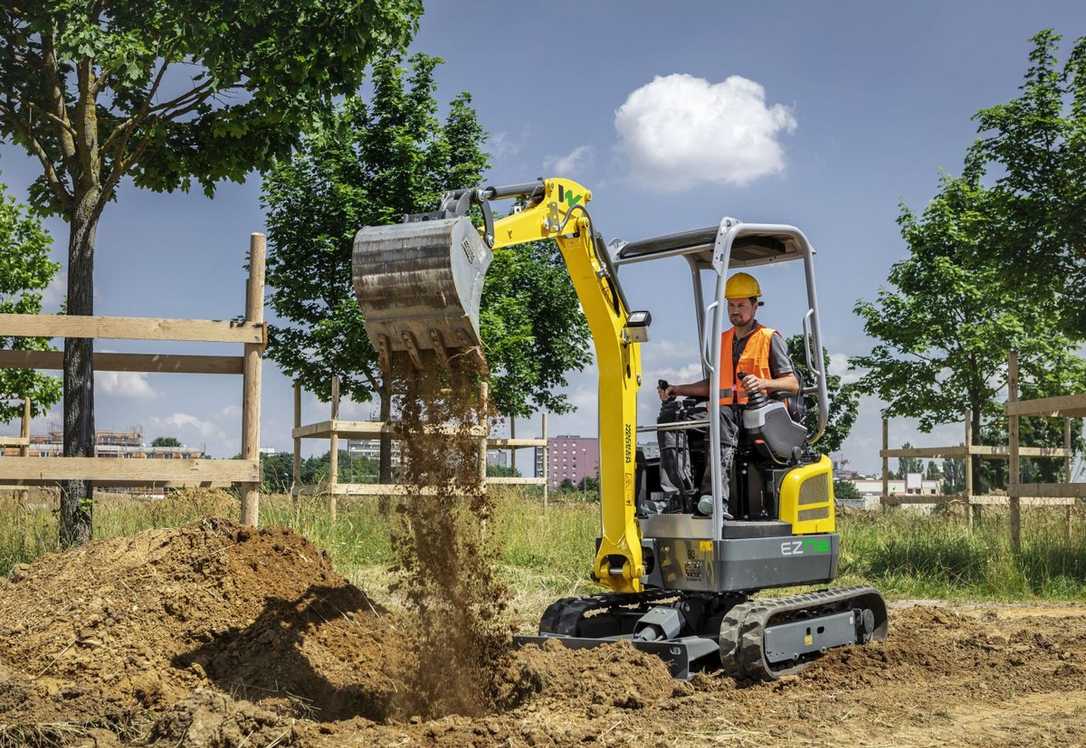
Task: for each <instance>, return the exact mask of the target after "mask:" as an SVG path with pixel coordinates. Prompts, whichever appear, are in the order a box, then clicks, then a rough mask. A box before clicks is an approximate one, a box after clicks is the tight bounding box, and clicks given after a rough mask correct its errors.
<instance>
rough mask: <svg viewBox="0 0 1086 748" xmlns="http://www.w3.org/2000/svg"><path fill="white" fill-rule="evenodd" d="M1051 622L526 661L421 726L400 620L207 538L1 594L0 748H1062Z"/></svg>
mask: <svg viewBox="0 0 1086 748" xmlns="http://www.w3.org/2000/svg"><path fill="white" fill-rule="evenodd" d="M1064 607H1065V609H1066V610H1063V611H1059V612H1056V610H1055V609H1052V608H1029V607H1024V606H1015V607H1013V608H1008V607H997V606H969V607H967V608H963V609H961V610H960V611H959V610H955V609H950V608H943V607H935V606H931V605H923V606H914V607H908V608H897V609H894V610H893V611H892V612H891V629H890V637H889V639H888V640H887V641H886V642H885V643H881V644H873V645H869V646H868V647H865V648H862V649H861V648H854V649H847V650H839V651H836V652H832V653H830V654H828V655H827V656H826V657H824V658H823V659H822V660H821V661H819V662H818V663H816V664H815V665H814V666H812V667H811V668H810V669H808V670H807V671H805V672H804V673H802V674H801V675H799V676H793V677H789V678H786V679H784V680H782V681H779V682H776V683H769V684H757V685H751V684H744V683H736V682H734V681H733V680H731V679H730V678H726V677H721V676H718V675H713V674H699V675H697V676H695V678H694V679H693V680H692V681H690V682H687V683H684V682H679V681H674V680H672V679H671V678H670V677H669V676H668V674H667V670H666V668H665V667H664V666H663V664H662V663H661V662H660V661H658V660H656V659H654V658H652V657H650V656H648V655H645V654H642V653H639V652H637V651H636V650H633V649H631V648H629V647H627V646H611V647H601V648H597V649H593V650H582V651H572V650H567V649H564V648H562V647H560V646H558V645H557V644H551V645H548V646H547V647H544V648H542V649H540V648H526V649H523V650H518V651H514V652H513V653H511V654H509V655H508V656H506V657H503V658H501V659H500V660H499V661H498V662H496V663H495V667H494V668H493V672H494V673H495V675H493V676H492V677H491V678H490V681H489V682H490V683H491V684H492V688H493V692H492V693H491V695H490V697H489V698H491V699H492V701H491V704H492V706H491V707H490V708H488V709H487V710H486V711H485V713H481V714H475V715H468V714H450V715H446V716H443V717H439V718H429V717H427V716H425V715H424V714H420V713H419V712H418V711H417V710H416V709H415V708H414V705H415V704H416V703H417V701H416V699H417V695H416V694H415V693H414V692H413V691H414V689H415V687H416V683H417V674H418V673H419V672H420V663H419V659H420V657H419V656H418V653H417V652H416V650H415V649H414V647H415V646H416V643H417V642H416V639H415V637H414V635H413V634H412V633H411V628H410V626H409V625H408V622H409V620H408V619H404V618H401V617H400V614H398V613H392V612H389V611H385V610H382V609H381V608H380V607H378V606H377V605H376V604H374V603H372V602H371V601H370V600H369V599H368V598H367V597H366V595H365V594H364V593H363V592H362V591H361V590H359V589H357V588H356V587H354V586H352V585H351V584H349V583H348V582H347V581H345V580H344V579H343V578H342V577H340V576H339V575H338V574H337V573H336V572H335V571H334V570H333V569H332V567H331V565H330V563H329V561H328V559H327V557H326V556H325V555H324V554H323V553H322V552H321V551H320V550H319V549H317V548H315V547H314V546H312V545H311V544H310V543H308V542H307V541H306V540H304V539H303V538H301V537H299V536H297V535H295V534H293V533H291V532H289V531H284V530H275V529H269V530H259V531H252V530H248V529H243V528H241V527H238V526H237V525H234V524H233V523H230V522H226V521H222V520H215V521H212V520H207V521H203V522H200V523H198V524H194V525H190V526H188V527H184V528H180V529H174V530H154V531H149V532H144V533H141V534H139V535H135V536H132V537H128V538H118V539H113V540H107V541H98V542H95V543H92V544H90V545H88V546H85V547H82V548H79V549H76V550H72V551H69V552H66V553H63V554H53V555H50V556H46V557H43V558H42V559H40V560H38V561H37V562H35V563H34V564H32V565H30V566H24V567H19V568H17V569H16V570H15V572H14V573H13V575H12V577H11V578H10V579H8V580H0V746H59V745H73V746H75V745H79V746H92V745H94V746H137V745H138V746H143V745H162V746H219V747H222V748H242V747H244V748H252V746H272V745H275V746H318V747H324V746H328V747H329V748H331V747H332V746H369V745H377V746H384V745H387V746H404V745H420V746H422V745H439V746H472V745H474V746H490V745H509V746H525V745H563V746H564V745H583V744H598V745H616V746H656V745H659V746H670V745H682V746H687V745H704V744H724V745H736V746H754V745H765V744H767V743H770V742H774V743H776V742H787V744H788V745H790V746H814V745H819V746H822V745H827V744H835V745H871V746H929V745H930V746H935V745H965V746H984V747H985V748H998V747H1000V746H1026V745H1031V746H1032V745H1038V744H1044V745H1066V746H1077V745H1083V744H1086V664H1084V663H1086V615H1083V614H1082V612H1083V608H1081V607H1078V606H1064ZM1007 611H1013V614H1007ZM1031 611H1034V614H1033V615H1031V614H1030V612H1031ZM405 615H407V613H405ZM411 615H413V614H411ZM431 655H432V653H429V652H428V653H424V654H423V656H425V657H428V656H431ZM434 672H436V673H439V674H438V675H436V676H435V677H436V678H438V679H440V678H443V677H445V676H443V675H441V674H440V671H439V670H435V671H434ZM443 686H444V687H450V688H453V687H457V685H456V681H451V680H450V681H441V680H439V681H438V682H436V683H435V688H436V689H437V690H439V691H440V690H441V689H442V687H443Z"/></svg>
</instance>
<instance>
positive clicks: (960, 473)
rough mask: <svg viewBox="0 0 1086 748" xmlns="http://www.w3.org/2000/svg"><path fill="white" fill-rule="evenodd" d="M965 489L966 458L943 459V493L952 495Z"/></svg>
mask: <svg viewBox="0 0 1086 748" xmlns="http://www.w3.org/2000/svg"><path fill="white" fill-rule="evenodd" d="M963 491H965V460H957V459H947V460H943V486H942V493H943V495H944V496H950V495H952V494H959V493H962V492H963Z"/></svg>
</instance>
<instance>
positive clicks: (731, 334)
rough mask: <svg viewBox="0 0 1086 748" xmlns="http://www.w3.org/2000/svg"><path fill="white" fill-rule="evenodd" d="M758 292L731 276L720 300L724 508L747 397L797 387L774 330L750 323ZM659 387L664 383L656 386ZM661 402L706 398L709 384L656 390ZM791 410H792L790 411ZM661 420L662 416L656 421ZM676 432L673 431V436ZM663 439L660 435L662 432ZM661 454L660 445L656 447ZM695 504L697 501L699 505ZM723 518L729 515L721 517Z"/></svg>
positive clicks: (705, 490) (705, 492)
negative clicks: (725, 322) (724, 308)
mask: <svg viewBox="0 0 1086 748" xmlns="http://www.w3.org/2000/svg"><path fill="white" fill-rule="evenodd" d="M761 295H762V289H761V288H760V287H759V285H758V281H757V280H756V279H755V278H754V277H753V276H752V275H749V274H748V273H736V274H735V275H733V276H732V277H730V278H729V279H728V283H727V285H726V286H725V288H724V296H725V298H726V299H727V302H728V319H729V320H731V323H732V328H731V329H730V330H728V331H726V332H724V333H723V334H722V336H721V345H720V351H721V356H720V358H721V362H720V363H721V371H720V393H719V394H720V404H721V406H727V407H721V409H720V463H721V467H722V472H721V474H722V475H724V476H725V479H724V481H723V486H722V488H723V491H724V495H723V501H724V506H725V507H726V506H727V502H728V497H729V483H730V481H729V480H728V478H727V476H730V475H731V470H732V465H733V463H734V460H735V450H736V447H737V446H738V444H739V428H740V424H741V423H742V418H741V417H740V415H739V414H740V409H741V408H742V407H743V406H744V405H746V403H747V400H748V398H749V396H750V395H752V394H755V393H762V394H764V395H766V396H767V397H773V396H776V395H777V394H778V393H781V394H783V395H785V396H789V397H792V396H795V395H798V394H799V391H800V384H799V379H798V378H797V377H796V374H795V368H794V367H793V366H792V360H791V359H790V358H789V357H788V349H787V348H786V346H785V344H784V338H782V337H781V334H780V333H779V332H777V331H776V330H773V329H772V328H769V327H764V326H763V325H762V324H761V323H759V322H758V321H757V320H755V319H754V315H755V312H756V311H757V309H758V307H759V306H761V304H762V302H760V301H759V298H760V297H761ZM661 384H663V383H661ZM657 392H658V393H659V395H660V400H662V401H664V402H667V401H669V400H671V399H672V398H673V397H676V396H680V397H695V398H708V397H709V392H710V388H709V381H708V380H707V379H703V380H701V381H700V382H694V383H692V384H674V385H668V386H666V387H660V388H658V389H657ZM790 410H791V409H790ZM664 420H665V417H664V414H663V413H661V422H662V421H664ZM673 433H677V432H673ZM660 436H661V439H662V440H663V438H664V436H665V434H664V432H661V434H660ZM660 446H661V451H663V449H664V448H665V445H664V444H663V443H661V445H660ZM709 486H710V470H709V460H708V458H707V459H706V464H705V470H704V473H703V475H702V478H701V489H700V491H701V494H702V498H703V499H705V498H708V500H709V502H710V503H709V506H710V507H711V506H712V504H711V501H712V497H711V496H710V495H709V494H711V489H710V488H709ZM699 503H700V502H699ZM725 519H731V516H730V515H729V514H728V513H727V512H725Z"/></svg>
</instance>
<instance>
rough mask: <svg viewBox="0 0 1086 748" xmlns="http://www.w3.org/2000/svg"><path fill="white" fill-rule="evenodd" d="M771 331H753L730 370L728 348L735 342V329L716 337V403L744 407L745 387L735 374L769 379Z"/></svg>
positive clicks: (758, 329)
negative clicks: (717, 372)
mask: <svg viewBox="0 0 1086 748" xmlns="http://www.w3.org/2000/svg"><path fill="white" fill-rule="evenodd" d="M773 332H774V331H773V328H771V327H758V328H755V330H754V332H752V333H751V334H750V335H749V336H748V337H747V342H746V345H744V346H743V352H742V353H740V354H739V365H738V366H737V367H736V370H735V371H733V370H732V346H733V341H734V340H735V328H734V327H733V328H731V329H730V330H728V331H727V332H726V333H724V334H723V335H721V336H720V359H721V361H720V363H721V367H720V404H721V405H732V404H736V405H745V404H746V402H747V388H746V387H744V386H743V383H742V382H741V381H739V379H738V375H739V374H753V375H754V376H756V377H758V378H760V379H772V376H773V375H772V374H771V373H770V371H769V350H770V346H771V343H772V340H773Z"/></svg>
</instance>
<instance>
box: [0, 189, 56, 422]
mask: <svg viewBox="0 0 1086 748" xmlns="http://www.w3.org/2000/svg"><path fill="white" fill-rule="evenodd" d="M52 244H53V240H52V238H51V237H50V236H49V234H48V233H47V232H46V231H45V229H44V228H42V224H41V218H40V216H38V215H37V214H36V213H34V212H33V211H31V210H27V208H26V207H24V206H22V205H20V204H19V203H17V202H16V201H15V198H13V197H9V196H8V194H7V187H5V186H4V185H2V184H0V314H39V313H40V312H41V305H42V294H43V292H44V291H45V289H46V287H47V286H48V285H49V282H50V281H51V280H53V276H55V275H56V273H57V270H59V269H60V265H58V264H57V263H55V262H53V261H51V260H50V259H49V248H50V247H51V246H52ZM0 347H3V348H7V349H15V350H24V351H47V350H49V341H48V340H46V339H45V338H0ZM26 397H28V398H30V403H31V412H32V414H33V415H41V414H43V413H45V412H47V411H48V410H49V409H50V408H51V407H53V405H54V404H56V402H57V401H58V400H60V381H59V380H58V379H56V378H55V377H49V376H44V375H42V374H39V373H37V372H35V371H34V370H33V369H0V421H3V422H4V423H7V422H8V421H10V420H12V419H13V418H17V417H18V416H20V415H21V414H22V412H23V406H22V403H19V402H14V401H18V400H22V399H23V398H26Z"/></svg>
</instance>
